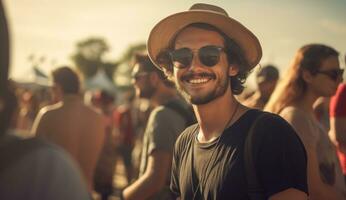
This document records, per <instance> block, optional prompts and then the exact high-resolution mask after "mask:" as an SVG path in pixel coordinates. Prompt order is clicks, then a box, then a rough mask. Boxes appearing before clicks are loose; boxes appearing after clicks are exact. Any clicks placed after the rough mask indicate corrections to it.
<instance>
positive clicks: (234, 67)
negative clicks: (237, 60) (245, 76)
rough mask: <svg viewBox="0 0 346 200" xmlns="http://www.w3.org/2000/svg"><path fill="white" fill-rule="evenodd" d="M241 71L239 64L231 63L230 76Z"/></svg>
mask: <svg viewBox="0 0 346 200" xmlns="http://www.w3.org/2000/svg"><path fill="white" fill-rule="evenodd" d="M238 72H239V67H238V65H235V64H231V65H229V68H228V75H229V76H236V75H237V74H238Z"/></svg>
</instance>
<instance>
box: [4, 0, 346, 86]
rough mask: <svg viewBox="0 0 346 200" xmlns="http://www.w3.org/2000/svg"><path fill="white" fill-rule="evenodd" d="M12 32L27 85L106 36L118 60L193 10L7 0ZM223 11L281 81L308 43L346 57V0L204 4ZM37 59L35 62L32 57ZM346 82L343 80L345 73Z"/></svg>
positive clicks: (19, 76) (15, 73)
mask: <svg viewBox="0 0 346 200" xmlns="http://www.w3.org/2000/svg"><path fill="white" fill-rule="evenodd" d="M3 2H4V4H5V7H6V9H7V16H8V20H9V24H10V29H11V36H12V38H11V43H12V49H11V53H12V58H11V66H12V67H11V77H12V78H14V79H15V80H25V79H27V78H28V76H29V75H28V74H30V72H31V67H32V61H34V62H35V61H37V60H40V58H42V57H44V58H45V59H44V61H43V63H42V65H41V66H40V68H41V69H42V71H44V72H45V73H47V74H49V73H50V71H51V70H52V69H54V68H56V67H58V66H61V65H65V64H71V60H70V56H71V55H72V54H73V52H74V50H75V44H76V43H77V42H78V41H80V40H83V39H86V38H88V37H94V36H96V37H103V38H104V39H105V40H106V41H107V42H108V44H109V46H110V47H111V50H110V51H109V53H108V54H107V55H106V58H107V59H109V60H117V59H119V58H120V57H121V55H122V54H123V53H124V52H125V50H126V49H127V48H128V46H129V45H133V44H136V43H139V42H146V40H147V38H148V35H149V32H150V30H151V28H152V27H154V25H155V24H156V23H157V22H158V21H160V19H163V18H164V17H166V16H168V15H170V14H173V13H176V12H181V11H185V10H188V8H189V7H190V6H191V5H192V4H194V3H197V1H189V0H176V1H167V0H146V1H134V0H126V1H120V0H3ZM203 3H209V4H214V5H218V6H220V7H223V8H224V9H225V10H226V11H227V12H228V14H229V16H231V17H232V18H234V19H236V20H238V21H239V22H241V23H242V24H243V25H245V26H246V27H247V28H248V29H250V30H251V31H252V32H253V33H254V34H255V35H256V36H257V37H258V39H259V41H260V43H261V45H262V50H263V57H262V60H261V64H262V65H265V64H268V63H272V64H274V65H277V66H278V67H279V69H280V71H281V76H284V71H285V69H286V68H287V67H288V66H289V64H290V61H291V60H292V58H293V56H294V54H295V52H296V51H297V49H298V48H300V47H301V46H303V45H305V44H308V43H323V44H326V45H329V46H332V47H334V48H335V49H336V50H338V51H339V52H340V54H341V55H342V56H340V61H341V66H342V67H344V66H345V64H344V62H343V59H341V58H342V57H343V55H345V53H346V0H290V1H281V0H224V1H221V0H220V1H203ZM30 55H34V57H33V59H32V61H31V62H30V61H29V59H28V58H29V56H30ZM344 77H345V74H344Z"/></svg>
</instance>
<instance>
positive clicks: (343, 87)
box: [329, 84, 346, 117]
mask: <svg viewBox="0 0 346 200" xmlns="http://www.w3.org/2000/svg"><path fill="white" fill-rule="evenodd" d="M329 114H330V116H331V117H346V84H340V85H339V87H338V90H337V91H336V94H335V95H334V96H333V97H332V99H331V100H330V107H329Z"/></svg>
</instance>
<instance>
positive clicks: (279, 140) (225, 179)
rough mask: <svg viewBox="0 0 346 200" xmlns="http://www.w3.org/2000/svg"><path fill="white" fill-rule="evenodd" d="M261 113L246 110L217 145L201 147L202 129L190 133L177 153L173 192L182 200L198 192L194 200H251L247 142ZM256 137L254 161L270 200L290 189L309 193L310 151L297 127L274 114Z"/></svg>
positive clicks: (183, 137)
mask: <svg viewBox="0 0 346 200" xmlns="http://www.w3.org/2000/svg"><path fill="white" fill-rule="evenodd" d="M260 113H261V112H260V111H258V110H249V111H247V112H246V113H245V114H244V115H243V116H242V117H240V118H239V119H238V120H237V121H236V122H235V123H234V124H233V125H232V126H231V127H229V128H227V129H226V130H225V131H224V133H223V134H222V137H221V138H220V142H219V144H217V140H215V141H213V142H211V143H207V144H201V143H199V142H198V141H197V139H196V134H197V132H198V129H199V127H198V125H194V126H191V127H189V128H188V129H186V130H185V131H184V132H183V133H182V134H181V136H180V137H179V138H178V140H177V143H176V145H175V149H174V155H173V163H172V179H171V190H172V192H173V193H174V194H175V195H176V196H180V197H181V199H182V200H192V199H193V196H194V193H196V197H195V199H213V200H216V199H217V200H222V199H225V200H228V199H237V200H242V199H244V200H248V199H249V197H248V195H247V184H246V176H245V168H244V154H243V151H244V142H245V138H246V135H247V132H248V131H249V128H250V127H251V125H252V123H253V122H254V120H255V119H256V117H257V116H259V114H260ZM255 133H256V134H260V135H261V137H262V138H261V144H260V148H259V152H258V154H257V157H256V158H254V162H255V169H257V171H256V174H257V176H258V178H259V181H260V184H261V185H262V187H263V188H264V190H265V196H266V198H269V197H270V196H272V195H273V194H275V193H278V192H281V191H283V190H285V189H288V188H296V189H298V190H301V191H303V192H306V193H307V191H308V189H307V174H306V152H305V149H304V146H303V144H302V142H301V141H300V139H299V137H298V136H297V135H296V133H295V132H294V130H293V129H292V127H291V126H290V125H289V124H288V123H287V122H286V121H285V120H283V119H282V118H281V117H279V116H277V115H271V117H269V118H268V119H266V121H264V123H263V122H262V123H261V124H259V125H258V129H257V130H256V132H255ZM214 148H216V150H215V152H214V153H213V151H214ZM199 182H200V183H199ZM197 188H199V189H198V191H197V192H196V190H197ZM201 191H202V192H201ZM202 193H203V195H202ZM202 196H203V197H202Z"/></svg>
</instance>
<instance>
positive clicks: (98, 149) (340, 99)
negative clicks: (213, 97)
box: [0, 45, 346, 200]
mask: <svg viewBox="0 0 346 200" xmlns="http://www.w3.org/2000/svg"><path fill="white" fill-rule="evenodd" d="M326 52H327V53H326ZM304 56H306V57H308V58H305V57H304ZM309 56H310V57H309ZM338 56H339V53H338V52H337V51H336V50H334V49H333V48H332V47H328V46H325V45H306V46H303V47H302V48H301V49H299V50H298V51H297V55H296V56H295V58H294V59H293V62H292V63H293V64H292V65H291V66H290V67H289V68H288V71H287V72H282V73H279V69H280V68H281V67H282V66H275V65H274V64H267V65H263V66H262V65H259V66H257V67H256V68H254V70H253V73H255V82H256V88H245V91H244V92H243V93H242V94H241V95H238V96H237V97H236V98H237V100H238V101H239V102H240V104H242V105H244V106H247V107H249V108H253V109H258V110H265V111H268V112H272V113H276V114H280V115H281V116H282V117H283V118H285V119H286V120H287V121H289V122H292V123H291V124H292V126H293V127H294V128H295V129H296V130H297V132H299V131H302V132H304V133H307V132H309V131H307V130H304V128H302V127H305V126H303V125H300V124H301V123H309V125H310V128H311V129H312V130H313V131H311V132H313V133H314V135H312V136H311V135H304V134H303V135H300V134H298V135H299V136H300V137H301V138H302V143H303V145H304V147H305V149H306V151H307V155H308V158H313V156H314V154H313V153H314V150H312V149H316V146H317V147H318V148H317V149H319V150H320V151H317V153H318V155H317V156H316V157H317V158H318V159H320V160H322V161H323V162H321V164H320V165H319V166H316V167H317V168H318V169H319V170H321V179H322V181H323V182H325V183H328V184H330V185H333V184H334V183H336V184H337V185H338V187H339V186H340V185H341V186H344V185H345V184H344V181H345V178H344V177H340V176H338V173H339V172H338V170H342V171H340V174H343V175H344V176H345V177H346V156H345V155H346V146H345V145H346V132H345V130H346V129H345V123H344V121H340V120H339V119H340V118H341V119H345V115H346V113H345V110H346V108H345V107H346V104H345V103H346V99H345V96H346V89H345V87H346V86H345V83H344V82H343V78H342V76H343V69H339V66H340V64H339V63H338V62H339V61H337V62H336V60H332V61H330V60H328V59H330V58H333V59H335V58H336V59H337V60H338ZM132 57H133V62H132V63H131V64H130V65H129V66H128V67H129V68H131V71H132V73H131V80H132V85H131V87H129V88H126V89H125V90H121V91H110V90H106V89H102V88H93V89H90V90H87V89H85V86H84V85H83V83H84V82H83V81H82V80H83V77H81V75H80V73H79V72H78V70H77V69H75V68H73V67H70V66H62V67H59V68H57V69H55V70H54V71H52V73H51V76H50V79H51V83H52V84H51V85H50V86H45V87H39V88H32V87H24V86H23V85H21V84H18V83H16V82H14V81H10V82H9V86H8V88H9V90H10V91H9V93H11V94H12V101H13V104H14V106H13V108H14V109H13V114H12V115H11V116H10V119H9V120H8V123H7V124H8V129H7V131H8V132H11V134H13V135H16V136H18V137H20V138H28V139H30V138H41V139H44V140H45V141H49V142H50V143H52V144H54V145H57V146H58V148H59V149H60V148H61V149H63V151H64V152H66V154H67V155H68V157H70V158H71V160H72V163H75V165H76V170H77V171H79V172H80V174H81V177H82V178H81V180H82V182H83V184H85V185H86V188H87V194H91V196H92V198H94V199H102V200H107V199H142V198H143V199H144V198H151V199H170V198H171V197H168V196H167V195H169V194H168V193H169V192H167V191H169V187H168V186H169V182H167V180H168V179H169V177H170V172H169V170H170V166H171V164H172V163H171V159H172V155H171V154H172V149H173V148H174V144H175V141H176V139H177V138H178V136H179V134H180V133H181V132H182V131H183V130H184V129H185V128H186V127H188V126H189V125H191V124H193V123H195V122H197V121H196V120H198V118H197V119H196V118H195V116H194V115H193V111H192V107H191V105H189V103H188V102H186V101H185V100H184V98H183V96H181V95H180V94H179V93H178V91H177V89H176V87H175V85H174V83H173V82H172V81H171V80H168V79H167V78H166V76H165V75H164V73H163V72H162V71H161V70H159V69H158V68H157V67H156V66H155V64H154V63H152V60H151V59H150V58H149V56H148V55H147V54H146V53H145V52H134V53H133V55H132ZM304 59H306V60H304ZM302 60H304V62H303V61H302ZM313 60H318V61H319V63H322V65H323V67H325V68H326V69H321V68H318V67H320V66H317V68H316V65H314V64H315V63H314V62H313ZM345 61H346V57H345ZM306 63H309V64H306ZM324 63H327V64H325V65H324ZM329 63H332V64H329ZM190 64H191V63H190ZM334 64H335V66H334ZM329 65H330V66H329ZM336 65H338V66H336ZM304 67H306V68H304ZM309 67H311V68H309ZM333 67H337V69H334V68H333ZM303 68H304V69H303ZM329 68H330V69H329ZM304 70H306V71H308V72H311V73H308V72H306V71H304ZM316 74H321V75H322V76H323V77H321V79H319V80H315V79H313V76H315V75H316ZM323 78H326V80H324V79H323ZM329 82H331V83H329ZM326 84H330V86H328V88H327V86H326ZM178 89H179V88H178ZM312 93H313V94H318V95H316V97H318V98H317V99H316V100H315V99H314V98H313V97H315V96H313V95H311V96H313V97H311V99H309V98H308V97H306V96H308V95H309V94H312ZM15 102H17V103H15ZM310 104H312V108H313V109H312V110H310V109H309V105H310ZM236 111H237V110H235V112H236ZM297 116H299V117H298V118H295V117H297ZM290 120H292V121H290ZM295 120H297V121H295ZM159 132H165V135H164V136H158V133H159ZM307 138H308V139H307ZM312 140H314V141H312ZM333 152H336V153H337V154H335V158H334V157H333V156H332V155H333ZM64 155H65V154H64ZM42 156H44V155H42ZM68 162H69V161H68ZM309 164H311V163H310V161H309V160H308V166H309ZM71 165H74V164H71ZM311 165H312V164H311ZM335 165H340V167H336V166H335ZM309 169H310V168H309ZM51 173H54V171H52V172H51ZM311 173H313V172H311ZM71 174H73V173H72V172H71ZM330 174H334V175H335V174H336V176H337V177H336V178H335V176H331V175H330ZM45 176H46V177H49V172H47V174H45ZM60 176H69V175H68V173H66V174H64V175H61V174H60ZM318 176H319V175H318ZM341 179H342V182H343V183H339V182H340V180H341ZM52 187H53V186H52ZM58 187H63V186H61V185H60V186H58ZM1 191H3V190H2V189H1V188H0V193H1ZM75 191H78V190H77V189H76V190H75ZM146 191H147V192H146ZM342 191H346V188H343V189H342ZM310 192H312V193H314V192H315V191H314V190H313V189H312V190H311V191H310ZM61 198H63V197H61ZM76 198H77V199H78V198H83V197H76ZM344 198H346V197H345V196H344ZM336 199H338V198H336Z"/></svg>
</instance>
